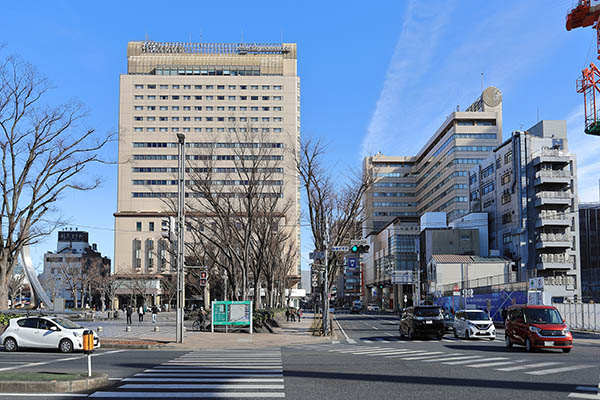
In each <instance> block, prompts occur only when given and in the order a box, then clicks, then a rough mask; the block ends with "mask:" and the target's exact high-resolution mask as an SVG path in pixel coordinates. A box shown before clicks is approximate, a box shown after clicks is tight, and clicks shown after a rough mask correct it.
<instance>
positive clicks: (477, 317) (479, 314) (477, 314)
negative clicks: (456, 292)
mask: <svg viewBox="0 0 600 400" xmlns="http://www.w3.org/2000/svg"><path fill="white" fill-rule="evenodd" d="M465 314H466V317H467V319H468V320H472V321H481V320H486V319H490V318H489V317H488V315H487V314H486V313H485V312H483V311H467V312H466V313H465Z"/></svg>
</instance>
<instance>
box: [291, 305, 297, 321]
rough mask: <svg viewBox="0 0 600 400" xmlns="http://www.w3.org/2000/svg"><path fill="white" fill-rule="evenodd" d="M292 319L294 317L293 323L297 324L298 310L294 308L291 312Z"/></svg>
mask: <svg viewBox="0 0 600 400" xmlns="http://www.w3.org/2000/svg"><path fill="white" fill-rule="evenodd" d="M290 317H292V322H296V309H295V308H292V309H291V310H290Z"/></svg>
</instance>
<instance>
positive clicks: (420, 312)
mask: <svg viewBox="0 0 600 400" xmlns="http://www.w3.org/2000/svg"><path fill="white" fill-rule="evenodd" d="M415 315H416V316H417V317H437V316H439V315H440V309H439V307H416V308H415Z"/></svg>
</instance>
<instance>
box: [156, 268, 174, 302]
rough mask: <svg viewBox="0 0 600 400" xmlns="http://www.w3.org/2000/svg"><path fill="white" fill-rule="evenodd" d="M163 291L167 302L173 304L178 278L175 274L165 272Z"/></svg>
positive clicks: (162, 281)
mask: <svg viewBox="0 0 600 400" xmlns="http://www.w3.org/2000/svg"><path fill="white" fill-rule="evenodd" d="M160 284H161V293H162V297H164V298H165V299H166V300H167V304H169V306H170V305H171V302H172V301H173V299H174V298H175V295H176V294H177V278H176V275H175V274H164V275H162V277H161V282H160Z"/></svg>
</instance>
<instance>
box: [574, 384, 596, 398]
mask: <svg viewBox="0 0 600 400" xmlns="http://www.w3.org/2000/svg"><path fill="white" fill-rule="evenodd" d="M575 390H576V392H572V393H569V398H571V399H573V398H574V399H592V400H594V399H595V400H600V385H598V386H577V387H576V388H575Z"/></svg>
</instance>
